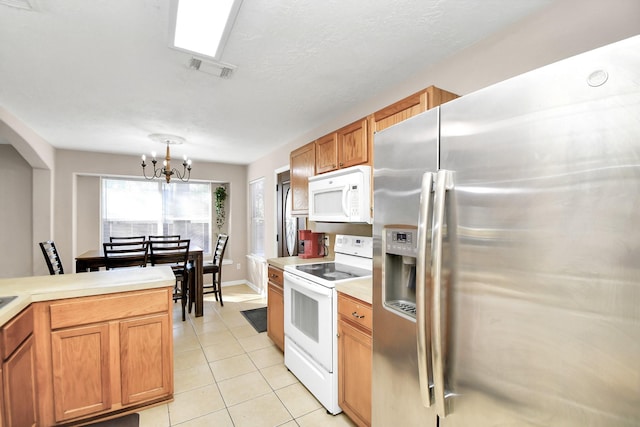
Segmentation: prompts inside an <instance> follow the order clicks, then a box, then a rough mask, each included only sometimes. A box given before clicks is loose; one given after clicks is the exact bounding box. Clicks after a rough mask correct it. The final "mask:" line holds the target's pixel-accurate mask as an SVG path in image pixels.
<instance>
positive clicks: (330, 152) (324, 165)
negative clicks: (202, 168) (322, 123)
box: [316, 132, 338, 173]
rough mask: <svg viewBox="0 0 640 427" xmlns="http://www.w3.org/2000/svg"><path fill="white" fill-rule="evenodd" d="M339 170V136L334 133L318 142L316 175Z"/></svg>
mask: <svg viewBox="0 0 640 427" xmlns="http://www.w3.org/2000/svg"><path fill="white" fill-rule="evenodd" d="M336 169H338V134H337V133H335V132H333V133H330V134H329V135H326V136H323V137H322V138H320V139H318V140H316V173H324V172H331V171H333V170H336Z"/></svg>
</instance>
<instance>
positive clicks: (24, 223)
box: [0, 144, 47, 278]
mask: <svg viewBox="0 0 640 427" xmlns="http://www.w3.org/2000/svg"><path fill="white" fill-rule="evenodd" d="M0 170H1V171H2V179H0V203H1V204H0V206H1V207H0V235H1V236H2V239H1V241H0V278H2V277H19V276H30V275H31V271H32V270H33V261H32V253H33V248H32V240H33V239H32V231H31V212H32V210H33V207H32V200H31V188H32V174H31V165H29V163H27V161H26V160H25V159H23V158H22V156H21V155H20V154H19V153H18V152H17V151H16V149H15V148H13V146H11V145H9V144H0ZM38 252H40V248H38ZM40 258H41V261H42V264H43V265H44V266H45V267H44V268H45V270H46V268H47V267H46V264H45V261H44V258H43V257H42V255H40Z"/></svg>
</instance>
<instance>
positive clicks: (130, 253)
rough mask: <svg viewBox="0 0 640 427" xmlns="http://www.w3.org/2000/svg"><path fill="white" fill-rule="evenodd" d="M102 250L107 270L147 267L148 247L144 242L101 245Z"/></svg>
mask: <svg viewBox="0 0 640 427" xmlns="http://www.w3.org/2000/svg"><path fill="white" fill-rule="evenodd" d="M102 250H103V253H104V263H105V267H106V269H107V270H112V269H114V268H125V267H146V266H147V261H148V256H149V245H148V244H147V242H146V241H142V242H137V241H130V242H109V243H103V244H102Z"/></svg>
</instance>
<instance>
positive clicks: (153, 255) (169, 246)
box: [149, 239, 191, 271]
mask: <svg viewBox="0 0 640 427" xmlns="http://www.w3.org/2000/svg"><path fill="white" fill-rule="evenodd" d="M190 243H191V240H190V239H179V240H154V241H150V242H149V260H150V262H151V265H158V264H171V267H172V268H173V269H174V271H186V269H187V263H188V262H189V244H190Z"/></svg>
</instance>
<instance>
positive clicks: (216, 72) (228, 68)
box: [189, 57, 236, 79]
mask: <svg viewBox="0 0 640 427" xmlns="http://www.w3.org/2000/svg"><path fill="white" fill-rule="evenodd" d="M189 68H191V69H192V70H197V71H202V72H203V73H207V74H211V75H213V76H216V77H220V78H222V79H230V78H231V75H232V74H233V70H235V68H236V67H235V65H231V64H222V63H219V62H212V61H205V60H203V59H199V58H195V57H192V58H191V59H190V60H189Z"/></svg>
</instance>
